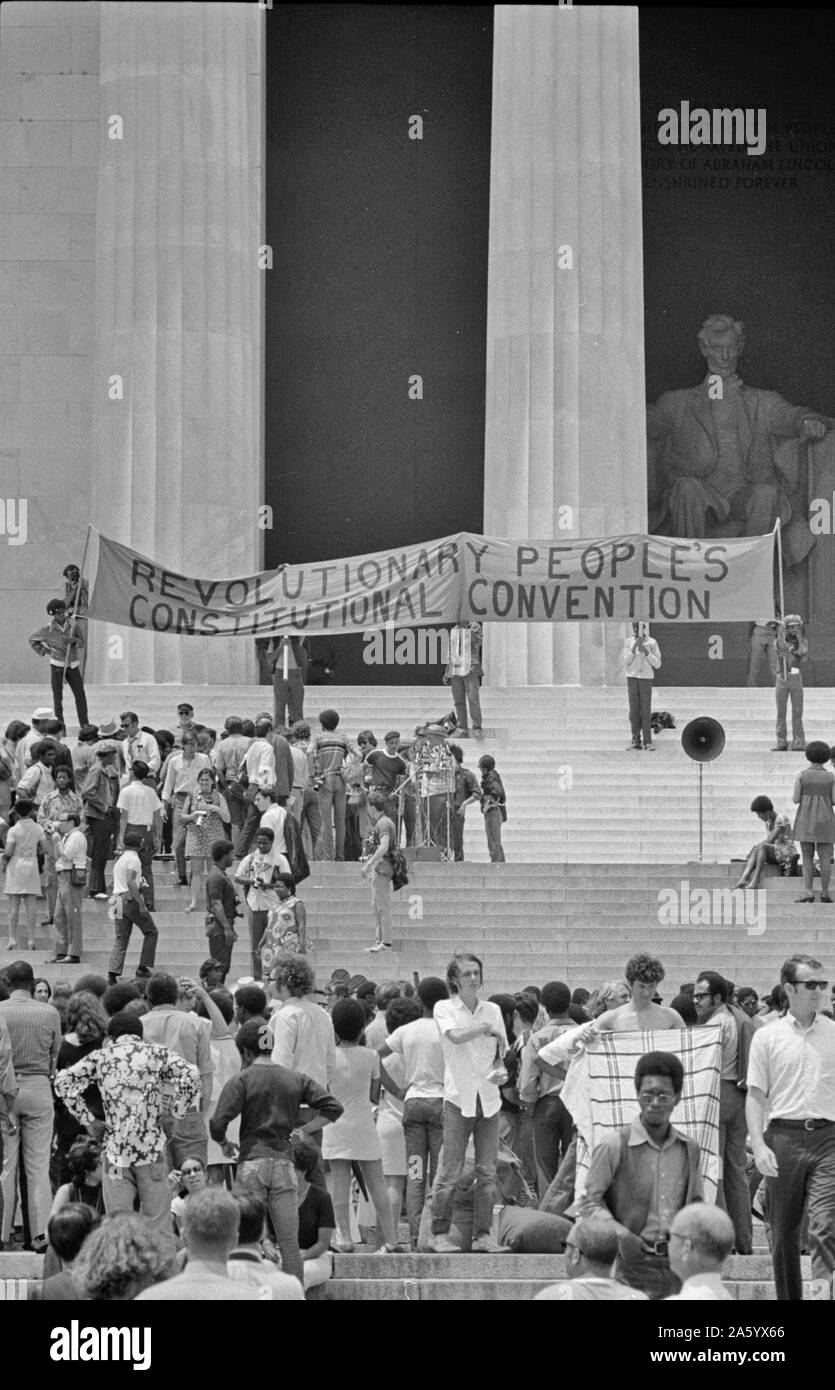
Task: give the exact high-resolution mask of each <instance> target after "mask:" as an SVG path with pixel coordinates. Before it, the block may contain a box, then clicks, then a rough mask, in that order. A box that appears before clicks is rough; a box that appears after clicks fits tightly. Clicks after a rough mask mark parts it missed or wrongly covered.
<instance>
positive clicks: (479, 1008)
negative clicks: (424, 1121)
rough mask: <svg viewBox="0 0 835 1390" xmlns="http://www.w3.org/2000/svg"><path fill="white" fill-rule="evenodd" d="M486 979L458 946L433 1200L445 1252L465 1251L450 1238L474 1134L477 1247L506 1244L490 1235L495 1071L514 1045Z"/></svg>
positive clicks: (435, 1230)
mask: <svg viewBox="0 0 835 1390" xmlns="http://www.w3.org/2000/svg"><path fill="white" fill-rule="evenodd" d="M482 982H483V969H482V964H481V961H480V960H479V958H478V956H474V955H472V953H471V952H469V951H456V953H455V955H454V956H453V958H452V960H451V961H450V963H449V966H448V967H447V984H448V985H449V989H450V994H451V996H452V997H451V998H450V999H442V1000H440V1001H439V1002H438V1003H437V1004H436V1005H435V1010H434V1019H435V1022H436V1024H437V1026H438V1030H439V1032H440V1034H441V1047H442V1049H443V1055H444V1147H443V1154H442V1158H441V1164H440V1172H439V1174H438V1181H437V1183H436V1185H435V1193H434V1197H433V1200H432V1236H431V1238H430V1249H432V1250H433V1251H434V1252H435V1253H436V1254H438V1255H448V1254H452V1253H455V1252H457V1250H458V1247H457V1246H456V1245H454V1244H453V1242H452V1241H451V1240H450V1238H449V1228H450V1226H451V1224H452V1207H453V1201H454V1198H455V1187H456V1184H457V1183H458V1180H459V1179H460V1177H461V1174H462V1173H463V1171H464V1161H465V1155H466V1151H467V1141H468V1140H469V1137H470V1135H471V1134H472V1136H473V1144H474V1146H475V1163H476V1190H475V1202H474V1209H473V1243H472V1248H473V1250H474V1251H477V1252H480V1253H493V1252H496V1251H498V1250H501V1249H503V1248H504V1247H502V1246H499V1245H497V1244H496V1242H495V1241H494V1240H493V1238H492V1236H491V1234H490V1228H491V1226H492V1224H493V1202H494V1199H495V1195H496V1163H497V1157H498V1147H499V1111H500V1108H501V1095H500V1093H499V1087H498V1085H497V1084H496V1082H495V1081H494V1080H491V1079H490V1074H491V1072H493V1070H494V1069H495V1067H496V1065H497V1063H498V1065H499V1066H500V1067H501V1066H502V1059H503V1058H504V1055H505V1053H506V1052H507V1046H508V1045H507V1035H506V1033H505V1029H504V1020H503V1018H502V1012H501V1009H500V1008H499V1006H498V1004H491V1003H490V1002H489V1001H486V1000H483V999H480V998H479V995H478V991H479V989H480V988H481V985H482ZM505 1076H506V1073H505Z"/></svg>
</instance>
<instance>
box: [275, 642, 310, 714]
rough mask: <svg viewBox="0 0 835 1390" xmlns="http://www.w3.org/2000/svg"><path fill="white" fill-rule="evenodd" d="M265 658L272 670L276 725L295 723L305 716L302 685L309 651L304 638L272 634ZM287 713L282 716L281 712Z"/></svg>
mask: <svg viewBox="0 0 835 1390" xmlns="http://www.w3.org/2000/svg"><path fill="white" fill-rule="evenodd" d="M285 652H286V653H287V675H286V676H285V674H284V653H285ZM267 659H268V661H269V663H270V666H271V667H272V673H273V702H274V715H275V727H276V728H277V729H281V728H283V727H284V726H285V725H286V726H288V727H289V726H290V725H292V724H295V723H296V722H297V721H298V720H299V719H304V687H305V682H306V680H307V667H308V661H309V654H308V650H307V639H306V638H305V637H274V638H273V640H272V641H271V643H270V645H269V647H268V648H267ZM285 712H286V715H287V718H286V719H285V717H284V715H285Z"/></svg>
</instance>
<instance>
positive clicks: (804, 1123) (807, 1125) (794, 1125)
mask: <svg viewBox="0 0 835 1390" xmlns="http://www.w3.org/2000/svg"><path fill="white" fill-rule="evenodd" d="M825 1125H835V1120H772V1121H771V1124H770V1126H769V1128H771V1129H805V1130H812V1129H823V1128H824V1126H825Z"/></svg>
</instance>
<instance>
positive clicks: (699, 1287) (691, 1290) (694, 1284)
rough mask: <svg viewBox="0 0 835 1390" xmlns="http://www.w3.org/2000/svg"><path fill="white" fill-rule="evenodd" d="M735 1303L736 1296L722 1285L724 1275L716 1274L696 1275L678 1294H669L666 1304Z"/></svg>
mask: <svg viewBox="0 0 835 1390" xmlns="http://www.w3.org/2000/svg"><path fill="white" fill-rule="evenodd" d="M688 1301H692V1302H696V1303H733V1301H734V1296H733V1294H732V1293H729V1292H728V1290H727V1288H726V1287H725V1285H724V1284H723V1283H722V1275H721V1274H716V1273H708V1272H705V1273H704V1274H694V1275H692V1276H691V1278H689V1279H685V1281H684V1283H683V1284H682V1286H681V1288H680V1290H679V1292H678V1293H672V1294H669V1295H668V1297H667V1298H665V1299H664V1302H665V1303H686V1302H688Z"/></svg>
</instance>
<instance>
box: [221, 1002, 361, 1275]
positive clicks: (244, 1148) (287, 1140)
mask: <svg viewBox="0 0 835 1390" xmlns="http://www.w3.org/2000/svg"><path fill="white" fill-rule="evenodd" d="M235 1044H236V1046H237V1049H238V1051H239V1052H240V1054H241V1070H240V1072H239V1073H238V1075H237V1076H233V1077H232V1079H231V1080H230V1081H227V1083H226V1085H225V1086H224V1088H223V1090H222V1091H221V1093H220V1099H219V1100H218V1103H217V1106H216V1107H215V1113H214V1115H213V1116H212V1118H211V1120H210V1121H209V1129H210V1132H211V1136H212V1138H213V1139H214V1140H215V1142H216V1143H218V1144H220V1145H221V1146H223V1145H224V1144H225V1143H226V1130H227V1127H228V1126H229V1124H231V1122H232V1120H234V1118H235V1116H236V1115H240V1116H241V1130H240V1138H239V1155H238V1182H239V1183H240V1185H241V1186H242V1187H245V1188H248V1189H249V1191H251V1192H254V1193H255V1194H256V1196H258V1197H260V1198H262V1200H263V1201H264V1202H265V1203H266V1206H267V1210H268V1212H269V1213H270V1220H271V1221H272V1224H273V1230H274V1231H275V1238H276V1240H277V1242H278V1248H279V1250H280V1251H281V1263H282V1268H283V1270H284V1273H285V1274H294V1275H295V1276H296V1278H297V1279H299V1280H302V1279H303V1269H302V1259H301V1255H300V1253H299V1207H298V1201H297V1197H296V1193H297V1190H298V1184H297V1180H296V1169H295V1165H294V1163H293V1143H294V1141H295V1140H296V1139H308V1138H310V1136H311V1135H313V1134H315V1133H317V1132H318V1131H319V1130H320V1129H322V1128H323V1127H324V1126H325V1125H326V1124H332V1123H333V1121H334V1120H338V1119H339V1117H340V1115H341V1114H342V1106H341V1105H340V1104H339V1101H338V1100H335V1099H334V1097H333V1096H332V1095H330V1093H329V1092H328V1091H326V1090H325V1089H324V1087H322V1086H319V1085H317V1083H316V1082H315V1081H313V1080H311V1078H310V1077H309V1076H304V1075H303V1074H302V1073H301V1072H296V1071H290V1070H289V1069H288V1068H287V1067H280V1066H276V1064H275V1063H274V1062H273V1060H272V1058H271V1056H270V1053H271V1051H272V1047H273V1035H272V1033H271V1031H270V1028H269V1025H268V1024H267V1022H266V1021H264V1022H261V1023H259V1022H258V1021H257V1020H256V1019H251V1020H250V1022H249V1023H245V1024H244V1025H243V1027H242V1028H241V1029H240V1031H239V1032H238V1034H237V1037H236V1038H235ZM302 1106H307V1107H308V1109H309V1110H311V1111H313V1112H315V1113H314V1114H313V1117H312V1119H310V1120H308V1121H307V1122H306V1123H305V1124H301V1123H300V1120H301V1116H300V1113H299V1112H300V1110H301V1107H302Z"/></svg>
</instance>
